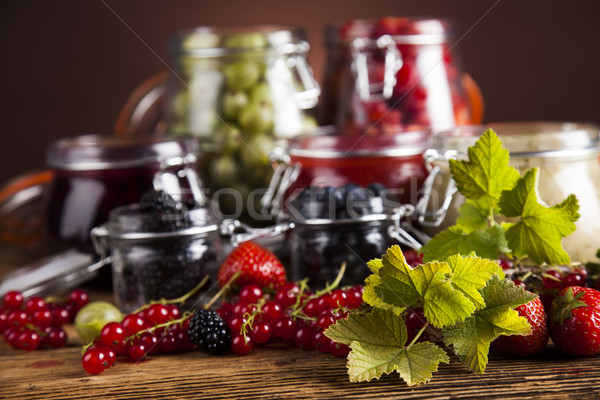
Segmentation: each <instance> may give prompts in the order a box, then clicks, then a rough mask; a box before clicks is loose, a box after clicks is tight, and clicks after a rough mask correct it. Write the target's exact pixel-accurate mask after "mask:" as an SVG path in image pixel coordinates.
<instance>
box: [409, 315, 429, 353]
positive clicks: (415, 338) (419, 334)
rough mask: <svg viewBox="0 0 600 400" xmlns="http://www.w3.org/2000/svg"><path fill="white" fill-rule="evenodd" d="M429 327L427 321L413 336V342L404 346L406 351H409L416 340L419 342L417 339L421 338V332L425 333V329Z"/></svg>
mask: <svg viewBox="0 0 600 400" xmlns="http://www.w3.org/2000/svg"><path fill="white" fill-rule="evenodd" d="M428 326H429V321H427V322H426V323H425V325H423V327H422V328H421V330H420V331H419V332H418V333H417V334H416V335H415V337H414V338H413V340H412V341H411V342H410V343H409V344H408V346H406V348H407V349H410V347H411V346H412V345H413V344H415V343H416V342H417V340H419V338H420V337H421V335H422V334H423V332H425V329H426V328H427V327H428Z"/></svg>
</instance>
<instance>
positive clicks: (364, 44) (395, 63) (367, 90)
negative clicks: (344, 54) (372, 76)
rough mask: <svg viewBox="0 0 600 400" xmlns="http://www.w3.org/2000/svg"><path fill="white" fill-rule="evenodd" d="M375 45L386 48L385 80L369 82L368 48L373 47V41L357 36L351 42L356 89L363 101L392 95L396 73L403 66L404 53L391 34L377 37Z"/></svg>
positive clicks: (381, 98)
mask: <svg viewBox="0 0 600 400" xmlns="http://www.w3.org/2000/svg"><path fill="white" fill-rule="evenodd" d="M375 46H376V47H377V48H378V49H384V50H385V64H384V75H383V82H375V83H371V82H369V65H368V57H367V50H368V49H369V48H372V47H373V41H372V40H369V39H365V38H360V37H358V38H356V39H354V40H352V42H350V50H351V53H352V57H353V58H354V63H353V68H354V71H355V73H356V91H357V92H358V94H359V96H360V98H361V99H362V100H363V101H374V100H385V99H389V98H390V97H392V94H393V91H394V86H395V85H396V73H397V72H398V71H399V70H400V68H402V65H403V60H402V54H401V53H400V50H398V47H397V46H396V43H395V42H394V39H393V38H392V37H391V36H390V35H383V36H380V37H379V38H377V40H376V41H375Z"/></svg>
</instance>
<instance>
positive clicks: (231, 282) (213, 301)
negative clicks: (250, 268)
mask: <svg viewBox="0 0 600 400" xmlns="http://www.w3.org/2000/svg"><path fill="white" fill-rule="evenodd" d="M241 273H242V271H237V272H236V273H235V274H233V275H232V276H231V278H229V280H228V281H227V283H225V284H224V285H223V287H222V288H221V289H220V290H219V291H218V292H217V294H215V295H214V296H213V298H212V299H210V301H209V302H208V303H206V304H205V305H204V309H205V310H208V309H209V308H210V307H212V305H213V304H214V303H215V302H216V301H217V300H219V299H220V298H221V296H223V293H225V292H226V291H228V290H229V288H230V287H231V285H233V283H234V282H235V280H236V279H237V278H238V277H239V276H240V275H241Z"/></svg>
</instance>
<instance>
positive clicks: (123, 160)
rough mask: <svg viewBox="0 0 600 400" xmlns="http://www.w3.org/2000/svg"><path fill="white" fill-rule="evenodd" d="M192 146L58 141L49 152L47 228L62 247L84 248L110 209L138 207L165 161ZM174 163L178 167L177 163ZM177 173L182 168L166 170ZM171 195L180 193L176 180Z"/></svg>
mask: <svg viewBox="0 0 600 400" xmlns="http://www.w3.org/2000/svg"><path fill="white" fill-rule="evenodd" d="M194 148H195V147H194V145H193V143H192V142H187V141H182V140H164V139H156V138H141V137H140V138H125V137H117V136H101V135H85V136H80V137H75V138H68V139H63V140H59V141H57V142H55V143H53V144H52V145H51V146H50V147H49V148H48V151H47V164H48V166H49V167H50V169H51V171H52V175H53V176H52V180H51V182H50V185H49V188H48V191H47V193H46V206H45V214H46V215H45V219H46V228H47V230H48V233H49V235H50V236H51V238H53V239H57V240H58V241H59V242H60V243H62V244H67V245H71V246H76V247H85V248H87V247H88V246H89V245H90V231H91V229H92V228H93V227H95V226H97V225H100V224H102V223H104V222H106V221H107V220H108V214H109V211H110V210H112V209H113V208H115V207H117V206H121V205H126V204H133V203H137V202H138V201H139V200H140V198H141V196H142V194H144V193H145V192H147V191H148V190H150V189H151V188H152V187H153V180H154V178H155V175H156V173H157V172H159V171H160V170H161V167H164V166H165V165H166V164H165V163H166V162H167V161H168V160H174V159H177V160H183V158H184V157H185V156H186V155H188V154H191V153H193V151H194ZM175 164H177V163H175ZM168 168H169V170H170V171H171V170H172V171H173V172H175V171H177V170H178V169H181V168H182V165H181V164H180V165H179V166H171V167H168ZM169 184H171V185H175V186H176V187H171V189H170V191H173V190H175V191H176V192H177V193H181V192H182V190H183V187H181V188H180V187H179V186H178V185H179V183H178V182H170V183H169Z"/></svg>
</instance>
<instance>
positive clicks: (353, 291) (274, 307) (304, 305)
mask: <svg viewBox="0 0 600 400" xmlns="http://www.w3.org/2000/svg"><path fill="white" fill-rule="evenodd" d="M361 304H362V286H356V287H352V288H349V289H347V290H343V289H335V290H332V291H328V290H325V291H323V292H317V293H315V294H312V293H310V292H309V291H308V290H307V288H306V286H305V285H302V284H300V285H298V284H295V283H292V282H288V283H286V284H285V285H284V286H283V287H281V288H280V289H279V290H278V291H277V292H276V293H275V295H274V296H271V295H269V294H266V293H264V292H263V290H262V289H261V288H260V287H259V286H257V285H254V284H249V285H245V286H244V287H242V289H241V290H240V293H239V296H238V298H237V301H236V302H235V303H228V302H223V303H222V304H221V307H220V308H219V309H218V310H217V312H218V313H219V315H220V316H221V318H223V320H224V321H226V322H227V324H228V326H229V328H230V330H231V335H232V337H231V350H232V351H233V352H234V353H236V354H238V355H244V354H248V353H249V352H250V351H252V349H253V348H254V347H255V346H256V345H261V344H265V343H268V342H269V341H271V340H273V339H275V338H279V339H283V340H285V341H290V342H293V343H294V344H295V345H296V346H298V347H301V348H303V349H306V350H311V349H315V348H316V349H317V350H318V351H320V352H322V353H331V354H332V355H334V356H339V357H344V356H346V355H347V354H348V351H349V348H348V346H346V345H344V344H340V343H335V342H334V341H332V340H331V339H329V338H328V337H327V336H325V335H324V334H323V331H325V330H326V329H327V328H328V327H329V326H330V325H331V324H333V323H335V322H336V321H337V320H338V319H340V318H344V317H345V316H346V315H347V314H348V312H349V311H350V310H354V309H357V308H359V307H360V306H361Z"/></svg>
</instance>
